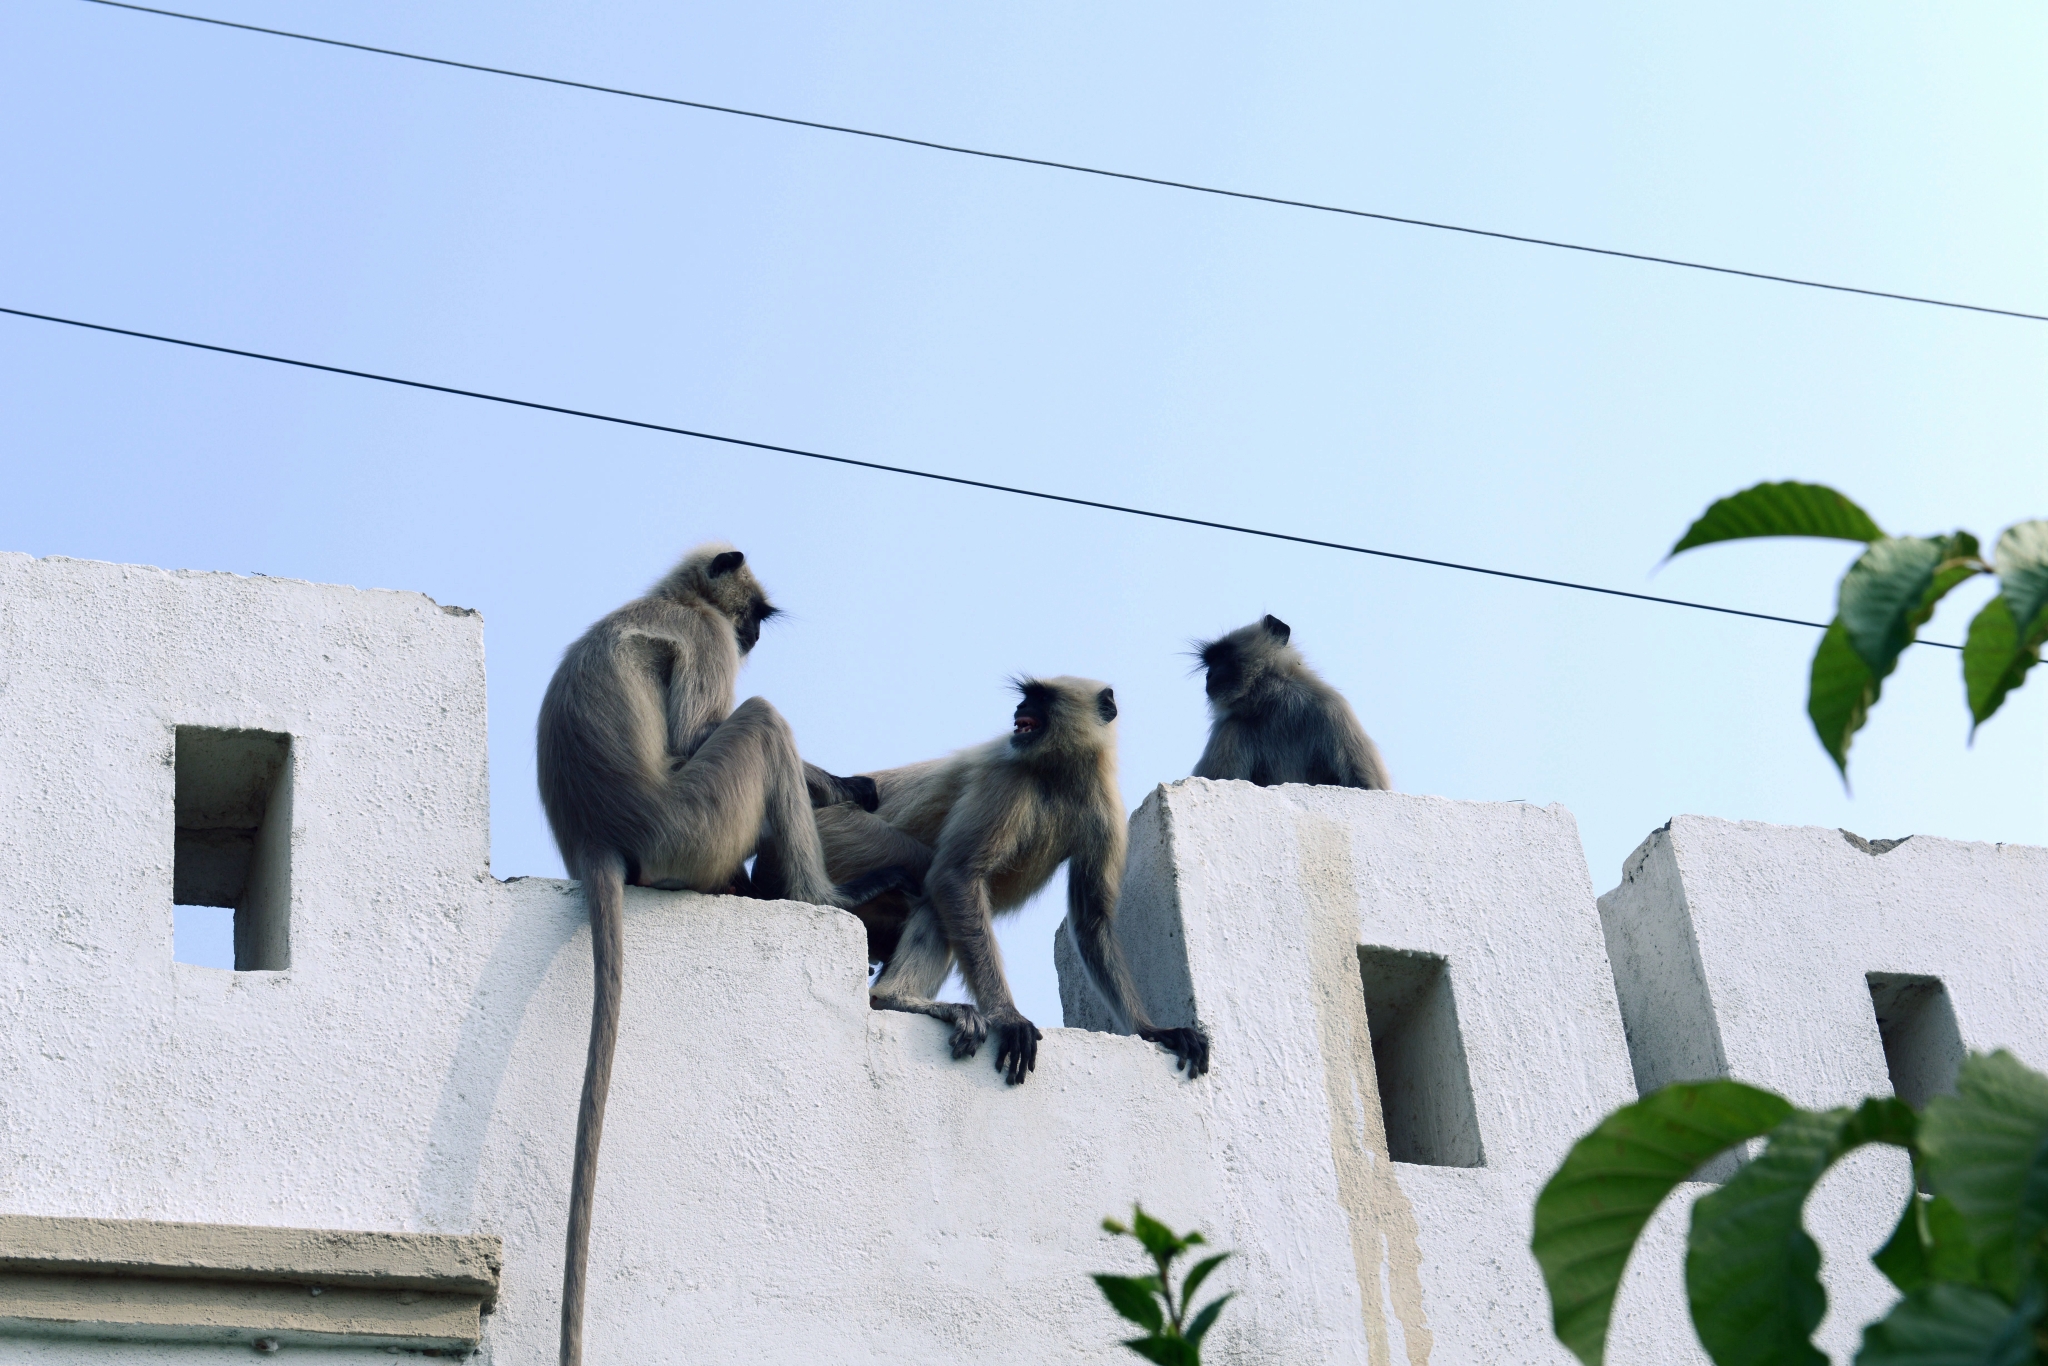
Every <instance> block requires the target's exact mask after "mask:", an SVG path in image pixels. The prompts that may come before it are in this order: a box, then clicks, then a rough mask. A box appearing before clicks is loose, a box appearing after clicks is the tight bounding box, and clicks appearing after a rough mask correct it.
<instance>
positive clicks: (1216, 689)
mask: <svg viewBox="0 0 2048 1366" xmlns="http://www.w3.org/2000/svg"><path fill="white" fill-rule="evenodd" d="M1202 668H1203V669H1205V670H1206V671H1207V672H1208V675H1209V676H1208V677H1207V678H1205V679H1204V680H1203V681H1202V691H1203V692H1205V693H1207V694H1208V695H1209V698H1210V700H1212V701H1213V700H1215V699H1216V698H1219V697H1228V696H1229V695H1230V694H1231V693H1233V692H1235V691H1236V690H1237V685H1238V683H1239V682H1241V681H1242V680H1243V678H1244V665H1243V664H1242V663H1240V662H1239V661H1238V658H1237V651H1236V650H1235V649H1233V648H1231V647H1230V646H1229V645H1227V644H1225V643H1224V642H1223V641H1220V640H1219V641H1217V642H1216V643H1214V644H1213V645H1208V646H1204V647H1203V649H1202Z"/></svg>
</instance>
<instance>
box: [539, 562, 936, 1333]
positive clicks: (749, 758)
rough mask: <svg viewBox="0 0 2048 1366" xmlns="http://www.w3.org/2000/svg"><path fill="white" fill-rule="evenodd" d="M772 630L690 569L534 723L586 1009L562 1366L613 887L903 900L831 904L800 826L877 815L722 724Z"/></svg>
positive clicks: (615, 966)
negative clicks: (579, 938)
mask: <svg viewBox="0 0 2048 1366" xmlns="http://www.w3.org/2000/svg"><path fill="white" fill-rule="evenodd" d="M773 615H775V608H774V607H772V606H770V605H769V602H768V595H767V594H766V593H764V592H763V591H762V590H761V585H760V584H759V583H758V582H756V581H755V578H754V575H753V571H751V570H750V569H748V568H747V567H746V557H745V556H743V555H742V554H740V552H739V551H737V550H734V549H732V548H731V547H729V546H724V545H708V546H700V547H698V548H697V549H696V550H693V551H691V552H690V553H689V554H688V555H686V556H685V557H684V558H683V561H682V563H681V564H678V565H677V566H676V567H675V568H674V569H673V570H671V571H670V572H669V574H668V576H667V577H665V578H663V579H662V580H661V582H660V583H657V584H656V585H655V586H654V588H653V590H652V591H650V592H649V593H648V594H647V596H646V597H644V598H640V599H638V600H636V601H634V602H629V603H627V604H626V605H625V606H624V607H621V608H619V609H618V610H617V611H616V612H613V613H612V614H611V615H609V616H607V617H605V618H604V619H603V620H601V621H599V622H598V623H597V624H596V625H595V626H592V627H591V628H590V629H589V630H588V631H586V632H585V633H584V634H583V636H582V638H581V639H579V640H578V641H577V642H576V643H575V644H573V645H571V646H570V647H569V648H568V650H567V652H566V653H564V654H563V656H562V662H561V664H560V666H559V667H557V668H556V670H555V677H554V680H553V681H552V682H551V683H549V684H548V691H547V696H546V697H545V698H543V699H542V701H541V706H540V733H539V760H540V795H541V802H542V804H543V805H544V806H545V807H546V808H547V813H548V824H549V826H550V827H552V828H553V830H554V833H555V842H556V844H558V845H559V846H560V847H561V851H562V862H563V863H565V864H566V865H567V866H568V869H569V872H570V874H571V876H574V877H577V878H580V879H581V880H582V882H583V896H584V900H585V902H586V903H587V904H588V906H589V910H590V951H591V963H592V967H593V968H594V970H595V973H596V979H597V982H596V992H595V995H594V999H593V1001H592V1005H591V1015H590V1053H589V1058H588V1061H587V1063H586V1065H585V1069H584V1074H583V1102H582V1106H581V1108H580V1109H579V1110H578V1112H577V1116H576V1161H575V1167H574V1169H573V1173H572V1175H571V1179H570V1187H569V1240H568V1256H567V1259H566V1262H565V1264H564V1266H563V1273H562V1356H561V1360H562V1366H577V1364H578V1363H580V1362H581V1361H582V1359H583V1297H584V1284H585V1274H586V1269H587V1264H588V1261H589V1252H590V1205H591V1197H592V1195H593V1193H594V1192H595V1190H596V1186H597V1147H598V1140H599V1137H600V1135H601V1134H602V1132H603V1128H604V1103H605V1095H606V1093H607V1092H608V1090H609V1089H610V1086H611V1069H612V1052H613V1049H614V1047H615V1045H616V1044H617V1042H618V1032H619V995H620V987H621V980H622V978H621V967H622V963H621V954H622V952H623V949H622V936H623V929H622V926H621V923H620V918H621V909H622V904H623V902H624V900H625V889H626V884H627V883H629V882H630V883H633V884H636V885H639V886H646V887H667V888H680V889H686V890H690V891H697V892H722V891H725V890H727V889H728V888H729V887H732V886H733V885H734V884H735V883H736V882H738V881H739V880H740V879H741V878H742V877H743V876H744V871H743V865H744V864H745V862H746V860H747V859H748V858H750V857H752V856H754V854H755V853H756V851H757V849H758V850H759V851H760V853H761V854H762V855H763V856H764V857H768V858H772V860H773V861H774V863H775V865H776V867H777V868H778V869H779V870H780V873H781V878H782V881H781V888H782V891H781V892H780V893H779V894H781V895H786V896H789V897H791V898H793V899H796V900H801V901H811V902H817V903H819V904H821V905H827V906H853V905H857V904H859V903H860V902H863V901H867V900H871V899H873V898H874V897H875V896H877V895H878V894H880V893H883V892H886V891H887V890H889V889H891V888H895V887H903V886H908V885H912V884H911V882H910V880H909V879H908V878H907V877H906V876H905V874H904V873H903V871H902V870H901V869H897V868H886V867H885V868H878V869H875V870H871V872H872V876H870V877H869V878H866V879H864V880H863V881H862V883H861V885H859V886H854V887H834V886H833V884H832V883H831V882H830V881H828V880H827V878H826V874H825V856H824V851H823V850H822V849H821V848H820V847H819V843H818V832H817V827H816V826H815V825H814V824H813V822H812V819H811V804H812V802H813V801H819V800H822V801H828V802H842V801H843V802H847V803H848V804H849V805H848V809H849V810H852V809H854V806H855V805H857V804H860V805H866V806H867V807H868V808H869V809H873V806H874V803H875V800H876V798H875V791H874V784H873V783H871V782H866V781H851V780H847V779H841V778H835V777H833V776H832V775H831V774H829V773H827V772H825V771H824V770H823V769H819V768H814V767H811V766H809V765H806V764H805V763H804V762H803V760H802V759H800V758H799V757H797V751H796V741H795V740H794V739H793V738H792V737H791V735H790V731H789V724H788V723H787V722H785V721H784V720H783V719H782V716H781V714H780V713H778V712H777V711H776V710H775V708H774V707H772V706H770V705H769V704H768V703H767V702H765V701H763V700H762V699H761V698H758V697H753V698H749V699H747V701H745V702H743V703H741V704H740V706H739V707H738V708H737V709H736V708H734V706H733V704H732V697H733V684H734V682H735V681H736V680H737V679H738V676H739V671H740V659H741V657H742V656H743V655H745V654H746V653H747V652H748V651H749V650H751V649H753V648H754V643H755V641H757V640H758V639H760V635H761V623H762V622H764V621H766V620H767V619H768V618H769V617H771V616H773Z"/></svg>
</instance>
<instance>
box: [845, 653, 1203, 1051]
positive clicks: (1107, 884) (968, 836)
mask: <svg viewBox="0 0 2048 1366" xmlns="http://www.w3.org/2000/svg"><path fill="white" fill-rule="evenodd" d="M1016 686H1017V691H1018V692H1019V693H1020V694H1021V698H1020V700H1019V701H1018V703H1017V710H1016V714H1015V717H1014V719H1013V723H1012V730H1011V732H1010V734H1008V735H1005V736H1001V737H999V738H997V739H994V740H990V741H989V742H987V743H986V744H982V745H977V746H975V747H973V748H971V749H965V750H961V751H960V752H959V753H957V754H953V755H949V756H948V757H946V758H944V759H932V760H928V761H926V762H924V763H921V764H910V765H907V766H906V767H903V768H892V769H884V770H882V771H879V772H875V773H870V774H867V775H864V776H867V777H871V778H873V779H874V780H875V787H876V790H877V791H878V793H879V794H880V796H881V805H880V806H879V807H877V808H876V810H875V813H874V814H873V815H872V816H870V815H866V814H864V813H863V812H861V811H859V810H857V809H856V808H855V807H854V806H852V805H851V804H842V805H838V806H833V807H829V808H825V809H821V810H820V811H818V812H817V820H818V833H819V835H820V837H821V838H822V839H823V841H824V845H825V858H826V863H827V866H828V867H829V868H830V869H831V870H832V873H833V875H834V876H837V877H846V878H853V877H858V876H860V875H862V874H864V873H867V872H869V871H870V870H873V869H880V868H888V867H903V868H906V869H909V870H911V871H912V872H916V873H922V874H923V891H922V893H921V894H914V895H911V896H909V897H904V896H901V895H898V894H896V893H894V892H891V893H890V894H889V895H886V896H884V897H883V898H882V899H881V900H880V901H878V902H871V903H869V904H868V905H866V906H863V907H860V908H858V910H857V911H856V913H857V914H859V915H860V916H861V918H862V920H863V922H864V923H865V924H866V925H867V928H868V943H869V957H870V959H871V961H872V960H874V959H875V958H877V957H879V958H881V959H882V960H884V962H883V968H882V972H881V975H880V976H879V977H878V978H876V980H875V984H874V986H873V988H872V989H871V993H870V996H869V1003H870V1004H871V1005H872V1006H873V1007H874V1008H875V1009H877V1010H904V1011H911V1012H914V1013H917V1014H922V1015H930V1016H933V1017H935V1018H937V1019H940V1020H943V1021H945V1022H946V1023H948V1024H950V1025H952V1026H953V1034H952V1038H951V1040H950V1043H951V1046H952V1050H953V1056H954V1057H955V1058H971V1057H973V1056H974V1054H975V1053H976V1051H977V1050H978V1049H979V1048H980V1047H981V1045H982V1043H983V1041H984V1040H986V1039H987V1038H988V1036H989V1035H990V1034H991V1033H993V1034H994V1035H995V1065H996V1070H997V1071H999V1072H1001V1073H1002V1074H1003V1076H1004V1079H1005V1080H1007V1081H1008V1082H1009V1083H1010V1084H1011V1085H1013V1086H1014V1085H1016V1084H1017V1083H1019V1082H1021V1081H1023V1080H1024V1078H1025V1076H1026V1075H1027V1074H1028V1073H1030V1072H1031V1071H1032V1070H1033V1069H1034V1068H1035V1067H1036V1066H1037V1062H1038V1040H1039V1037H1040V1035H1039V1031H1038V1027H1037V1026H1036V1025H1034V1024H1032V1023H1031V1021H1029V1020H1027V1019H1025V1018H1024V1016H1023V1014H1022V1013H1021V1012H1020V1011H1019V1010H1018V1009H1017V1006H1016V1003H1015V1001H1014V1000H1013V999H1012V998H1011V996H1010V987H1009V983H1008V981H1007V980H1006V979H1005V977H1004V975H1003V960H1002V955H1001V953H1000V952H999V951H998V949H997V946H996V938H995V930H994V928H993V927H992V925H991V923H990V921H991V917H992V916H995V915H999V914H1001V913H1003V912H1005V911H1013V910H1015V909H1017V907H1019V906H1021V905H1023V904H1024V902H1025V901H1027V900H1029V899H1030V898H1031V896H1032V895H1033V894H1034V893H1035V892H1037V891H1038V889H1039V888H1041V887H1043V886H1044V885H1045V884H1046V883H1047V882H1048V881H1049V880H1050V879H1051V877H1052V875H1053V871H1054V870H1055V869H1057V868H1058V867H1059V866H1060V864H1061V863H1063V862H1064V863H1065V864H1066V865H1067V925H1068V927H1069V929H1070V931H1071V932H1072V934H1073V936H1074V943H1075V947H1076V948H1078V949H1079V950H1080V952H1081V961H1082V962H1083V963H1084V964H1086V965H1087V969H1088V973H1089V976H1090V977H1091V978H1092V979H1093V981H1094V983H1095V986H1096V988H1097V990H1099V991H1100V992H1101V993H1102V997H1103V999H1104V1000H1105V1001H1107V1002H1108V1003H1109V1005H1110V1006H1111V1008H1112V1009H1113V1011H1114V1012H1115V1013H1116V1015H1117V1017H1118V1020H1119V1023H1120V1025H1121V1026H1122V1027H1124V1028H1126V1029H1128V1030H1130V1032H1132V1033H1134V1034H1136V1035H1137V1036H1138V1037H1139V1038H1142V1039H1146V1040H1149V1041H1150V1042H1152V1043H1156V1044H1159V1045H1161V1046H1162V1047H1165V1048H1167V1049H1169V1050H1171V1051H1172V1053H1173V1054H1174V1056H1175V1059H1176V1062H1175V1068H1176V1070H1180V1069H1185V1070H1186V1072H1187V1074H1188V1077H1189V1078H1190V1079H1193V1078H1195V1077H1198V1076H1201V1075H1202V1074H1203V1073H1205V1072H1207V1071H1208V1070H1209V1039H1208V1036H1207V1035H1206V1034H1204V1033H1203V1032H1202V1030H1201V1028H1200V1027H1199V1026H1194V1027H1182V1028H1166V1029H1161V1028H1159V1027H1157V1026H1155V1025H1154V1024H1153V1023H1152V1021H1151V1018H1150V1017H1149V1016H1148V1015H1147V1014H1146V1012H1145V1006H1144V1003H1143V1002H1142V1001H1140V999H1139V997H1138V990H1137V986H1136V984H1135V983H1134V982H1133V981H1132V980H1131V973H1130V968H1129V967H1128V966H1127V965H1126V963H1125V962H1124V954H1123V947H1122V945H1121V944H1119V943H1118V942H1117V938H1116V906H1117V896H1118V893H1119V891H1120V890H1121V887H1122V883H1123V874H1124V848H1125V839H1126V835H1125V829H1124V807H1123V798H1122V797H1121V796H1120V795H1119V793H1118V791H1117V785H1116V729H1115V724H1114V723H1115V721H1116V694H1115V693H1114V692H1112V691H1111V690H1110V689H1109V688H1107V687H1105V686H1104V685H1103V684H1101V683H1097V682H1094V681H1092V680H1089V679H1085V678H1049V679H1036V678H1026V679H1020V680H1018V682H1017V685H1016ZM956 958H957V959H958V961H959V963H960V973H961V976H963V977H965V978H966V979H967V986H968V989H969V990H970V991H972V992H973V993H974V999H975V1002H976V1005H975V1006H970V1005H962V1004H956V1003H949V1002H942V1001H937V1000H934V999H933V997H934V996H935V995H936V994H937V992H938V990H939V987H940V986H941V985H942V984H943V983H944V982H945V980H946V974H947V972H948V971H949V970H950V969H951V968H952V966H953V963H954V960H955V959H956ZM976 1006H978V1007H979V1009H977V1008H976Z"/></svg>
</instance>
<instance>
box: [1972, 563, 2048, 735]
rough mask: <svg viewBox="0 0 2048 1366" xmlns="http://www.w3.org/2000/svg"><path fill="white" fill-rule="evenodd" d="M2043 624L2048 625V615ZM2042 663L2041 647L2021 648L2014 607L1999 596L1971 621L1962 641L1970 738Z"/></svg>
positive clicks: (2003, 597) (2036, 645) (2045, 615)
mask: <svg viewBox="0 0 2048 1366" xmlns="http://www.w3.org/2000/svg"><path fill="white" fill-rule="evenodd" d="M2040 621H2041V622H2042V623H2044V624H2048V614H2043V615H2042V616H2041V618H2040ZM2040 662H2041V644H2040V642H2039V641H2035V642H2034V643H2033V644H2032V645H2031V646H2022V645H2021V644H2020V636H2019V631H2018V629H2017V628H2015V627H2014V625H2013V620H2012V606H2011V604H2010V603H2008V602H2007V601H2006V600H2005V594H2003V593H2000V594H1999V595H1998V596H1996V597H1994V598H1993V599H1991V601H1989V602H1987V603H1985V604H1984V607H1983V610H1981V611H1979V612H1978V613H1977V615H1976V616H1975V617H1973V618H1972V619H1971V621H1970V633H1969V635H1967V636H1965V637H1964V638H1963V692H1964V694H1965V695H1966V696H1968V698H1969V699H1970V734H1971V737H1972V738H1975V736H1976V733H1977V727H1978V726H1981V725H1983V724H1984V723H1985V722H1986V721H1989V720H1990V719H1991V717H1992V715H1993V714H1994V713H1995V712H1997V710H1998V709H1999V707H2000V706H2001V705H2003V704H2004V702H2005V695H2006V694H2007V693H2009V692H2011V691H2012V690H2013V689H2014V688H2017V687H2018V686H2019V685H2020V684H2022V683H2024V682H2026V680H2027V670H2029V669H2031V668H2033V667H2034V666H2035V665H2036V664H2039V663H2040Z"/></svg>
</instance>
